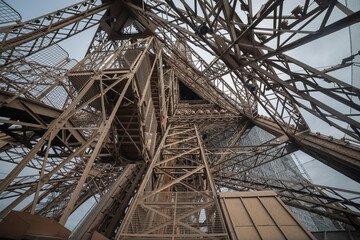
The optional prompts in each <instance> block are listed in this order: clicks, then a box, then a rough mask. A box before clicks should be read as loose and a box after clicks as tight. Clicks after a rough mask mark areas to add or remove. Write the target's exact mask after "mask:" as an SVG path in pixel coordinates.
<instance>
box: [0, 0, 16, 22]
mask: <svg viewBox="0 0 360 240" xmlns="http://www.w3.org/2000/svg"><path fill="white" fill-rule="evenodd" d="M19 21H21V16H20V14H19V13H18V12H17V11H16V10H15V9H13V8H12V7H10V6H9V5H8V4H7V3H6V2H5V1H3V0H1V1H0V24H5V23H11V22H19Z"/></svg>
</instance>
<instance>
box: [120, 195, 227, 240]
mask: <svg viewBox="0 0 360 240" xmlns="http://www.w3.org/2000/svg"><path fill="white" fill-rule="evenodd" d="M149 193H150V192H145V193H144V198H142V199H143V200H142V201H141V202H140V203H139V204H138V205H137V208H136V210H135V212H134V215H133V217H132V219H131V222H130V224H129V225H128V227H127V229H126V231H125V232H124V233H123V234H121V236H123V237H124V238H123V239H134V238H135V239H228V238H227V233H226V232H225V229H224V223H223V221H222V219H221V218H220V216H219V214H218V212H217V209H216V204H215V203H216V200H215V199H214V198H212V197H209V195H210V196H211V192H160V193H157V194H155V195H151V196H150V197H146V195H147V194H149ZM205 194H207V195H205Z"/></svg>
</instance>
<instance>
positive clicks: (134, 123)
mask: <svg viewBox="0 0 360 240" xmlns="http://www.w3.org/2000/svg"><path fill="white" fill-rule="evenodd" d="M0 6H1V8H2V10H1V13H4V14H1V15H2V16H3V17H1V18H0V20H1V23H3V26H2V27H1V29H0V39H1V43H0V49H1V57H0V64H1V66H0V71H1V81H0V89H1V90H0V116H1V117H0V122H1V124H0V131H1V133H0V159H1V162H2V163H1V164H2V170H1V171H2V174H3V175H2V179H1V183H0V194H1V195H0V200H1V202H2V205H3V206H5V207H3V208H2V210H1V213H0V216H1V217H4V216H6V215H7V214H8V213H9V212H10V211H11V210H13V209H14V208H16V207H18V206H22V211H25V212H29V213H32V214H37V215H41V216H46V217H50V218H53V219H55V220H57V221H59V222H60V223H61V224H63V225H64V224H65V223H66V222H67V219H68V218H69V216H70V215H71V214H72V213H73V212H74V211H75V210H76V209H78V208H79V206H81V205H82V204H83V203H84V202H86V201H87V200H89V199H91V198H95V199H96V201H97V205H96V206H95V207H94V208H93V209H92V210H91V213H90V214H88V215H87V217H86V218H84V220H83V221H82V222H81V225H80V227H78V228H77V230H76V231H75V232H74V235H73V238H74V239H80V238H81V239H84V238H89V237H90V235H91V233H92V232H93V231H94V230H96V231H98V232H100V233H102V234H103V235H104V236H106V237H109V238H111V237H114V238H116V239H118V238H128V237H129V238H134V237H137V238H145V237H149V238H151V237H152V238H155V239H160V238H164V239H167V238H172V239H174V238H184V239H189V238H204V237H209V238H212V239H227V238H228V235H227V233H226V227H225V225H224V222H223V217H222V215H221V211H220V210H219V204H218V202H217V200H216V199H217V197H216V196H217V192H218V191H224V190H226V189H227V190H231V189H232V190H235V191H248V190H264V189H271V190H274V191H276V192H277V193H278V195H279V197H280V198H281V199H282V200H283V201H284V202H285V203H286V204H287V205H288V206H292V207H295V208H299V209H302V210H305V211H309V212H312V213H315V214H318V215H321V216H324V217H326V218H329V219H331V221H333V222H334V223H336V224H337V225H339V226H340V225H341V226H342V227H343V228H346V229H358V228H359V226H360V221H359V217H360V213H359V209H360V205H359V203H358V198H359V197H360V192H356V191H351V190H346V189H339V188H334V187H328V186H320V185H315V184H313V183H311V182H309V181H308V180H307V179H305V178H303V179H300V180H299V179H297V180H291V179H281V178H272V177H266V176H263V175H260V174H256V173H257V169H259V168H260V167H261V166H264V165H266V164H269V163H271V162H273V161H275V160H277V159H280V158H282V157H284V156H286V155H289V154H291V153H293V152H295V151H302V152H305V153H306V154H308V155H310V156H312V157H314V158H315V159H317V160H319V161H321V162H323V163H325V164H327V165H328V166H330V167H332V168H333V169H335V170H337V171H339V172H341V173H342V174H344V175H346V176H348V177H349V178H352V179H353V180H355V181H358V182H359V181H360V177H359V176H360V174H359V172H360V147H359V143H360V132H359V131H360V123H359V121H358V120H359V111H360V105H359V96H360V89H359V88H357V87H355V86H354V85H352V84H351V83H349V82H348V81H346V80H344V79H339V78H336V77H334V75H333V74H332V73H333V72H336V71H339V70H341V69H344V68H350V67H354V66H353V65H354V64H355V61H354V59H356V57H357V53H356V52H355V54H353V55H350V56H348V57H347V58H345V59H343V61H342V62H341V63H339V64H338V65H336V66H332V67H330V68H326V69H323V70H319V69H316V68H315V67H313V66H309V65H307V64H305V63H303V62H301V61H299V60H297V59H295V58H293V57H290V56H289V55H287V54H285V52H287V51H289V50H294V49H295V50H296V49H301V47H302V46H303V45H305V44H312V43H313V42H315V41H316V40H318V39H321V38H323V37H325V36H328V35H330V36H331V35H332V34H333V33H335V32H338V31H340V30H342V29H345V28H347V27H351V26H358V25H356V24H357V23H358V22H359V21H360V12H354V11H352V9H349V8H347V7H346V6H345V5H343V4H342V3H340V2H337V1H335V0H321V1H320V0H315V1H312V2H310V1H309V0H303V1H296V2H294V1H284V0H269V1H265V0H264V1H262V2H261V4H259V3H258V2H257V3H255V1H252V0H213V1H202V0H195V1H193V2H192V3H187V2H186V1H172V0H156V1H155V0H145V1H140V0H139V1H126V0H113V1H111V0H103V1H100V0H86V1H82V2H79V3H76V4H74V5H72V6H69V7H66V8H63V9H60V10H58V11H55V12H52V13H50V14H47V15H44V16H41V17H39V18H35V19H32V20H30V21H26V22H21V17H20V15H19V14H18V13H17V12H16V11H15V10H14V9H12V8H11V7H10V6H8V5H7V4H6V3H4V2H3V1H1V4H0ZM93 26H97V31H96V34H95V35H94V37H93V39H92V42H91V44H90V46H89V48H88V51H87V54H86V56H85V57H84V59H83V60H81V61H80V62H78V61H76V60H74V59H70V58H69V55H68V53H67V52H66V51H65V50H64V49H62V48H61V47H60V46H59V45H58V43H60V42H61V41H63V40H65V39H68V38H71V37H72V36H74V35H76V34H78V33H81V32H82V31H84V30H86V29H89V28H91V27H93ZM356 51H357V50H356ZM209 58H211V59H210V60H209ZM184 89H185V90H184ZM184 92H191V94H192V95H193V96H196V97H195V98H191V97H190V98H188V99H184V96H183V94H184ZM185 95H186V93H185ZM188 97H189V96H188ZM185 98H186V97H185ZM349 109H351V110H350V112H349ZM305 112H306V114H307V115H308V114H310V115H311V116H312V118H310V119H321V120H322V121H323V122H325V123H326V124H328V125H330V126H332V127H333V128H335V129H337V130H338V131H339V132H341V133H342V134H343V136H345V137H344V138H341V139H337V138H335V137H331V136H326V135H325V134H324V133H313V132H312V131H311V129H310V128H309V126H308V124H307V122H306V120H305V118H304V117H303V115H304V113H305ZM254 127H258V128H261V129H263V130H265V131H267V132H269V133H270V134H271V136H272V137H271V139H270V140H268V141H265V142H263V143H261V144H255V145H251V146H247V145H244V144H243V141H244V139H246V137H248V136H249V132H250V131H251V130H252V129H253V128H254ZM135 193H137V194H135ZM19 204H22V205H19ZM130 204H131V206H130Z"/></svg>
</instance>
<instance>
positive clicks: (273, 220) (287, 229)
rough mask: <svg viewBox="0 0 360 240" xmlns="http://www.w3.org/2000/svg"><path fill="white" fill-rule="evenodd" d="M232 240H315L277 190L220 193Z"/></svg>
mask: <svg viewBox="0 0 360 240" xmlns="http://www.w3.org/2000/svg"><path fill="white" fill-rule="evenodd" d="M220 202H221V207H222V210H223V212H224V216H225V219H226V223H227V226H228V229H229V232H230V234H231V236H232V239H266V240H271V239H276V240H278V239H315V238H314V237H313V236H312V235H311V233H310V232H309V231H308V230H307V229H306V228H305V227H304V226H303V225H302V224H301V223H300V222H299V220H297V219H296V217H295V216H294V215H293V214H292V213H291V212H290V211H289V209H288V208H287V207H286V206H285V204H284V203H283V202H281V200H280V199H279V198H278V197H277V196H276V193H275V192H273V191H256V192H255V191H254V192H228V193H220Z"/></svg>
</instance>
